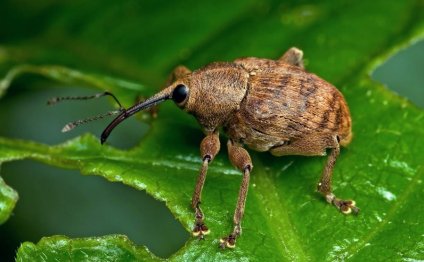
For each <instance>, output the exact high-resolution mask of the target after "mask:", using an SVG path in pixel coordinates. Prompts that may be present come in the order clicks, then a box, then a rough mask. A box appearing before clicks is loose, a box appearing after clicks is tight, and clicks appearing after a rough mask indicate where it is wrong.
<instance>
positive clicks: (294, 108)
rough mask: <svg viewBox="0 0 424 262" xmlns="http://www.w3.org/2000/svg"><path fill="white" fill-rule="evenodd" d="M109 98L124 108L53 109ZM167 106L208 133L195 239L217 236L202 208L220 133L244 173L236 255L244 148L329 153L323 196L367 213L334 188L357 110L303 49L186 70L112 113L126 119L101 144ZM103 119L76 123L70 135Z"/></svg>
mask: <svg viewBox="0 0 424 262" xmlns="http://www.w3.org/2000/svg"><path fill="white" fill-rule="evenodd" d="M103 95H110V96H112V97H113V98H114V99H115V100H116V101H117V102H118V100H117V99H116V97H114V96H113V95H112V94H110V93H108V92H105V93H102V94H99V95H95V96H92V97H71V98H69V97H67V98H55V99H53V100H51V101H50V103H55V102H57V101H60V100H62V99H87V98H95V97H100V96H103ZM165 100H173V101H174V102H175V104H176V105H177V106H178V107H179V108H181V109H182V110H184V111H186V112H187V113H189V114H191V115H193V116H194V117H195V118H196V119H197V121H198V122H199V124H200V126H201V128H202V130H203V132H204V134H205V137H204V139H203V140H202V142H201V144H200V156H201V159H202V166H201V168H200V174H199V176H198V179H197V183H196V186H195V190H194V193H193V197H192V201H191V206H192V208H193V210H194V228H193V235H194V236H195V237H198V238H204V236H205V235H207V234H208V233H209V228H208V227H207V226H206V224H205V220H206V219H205V215H204V213H203V211H202V209H201V208H200V203H201V195H202V189H203V185H204V183H205V179H206V174H207V170H208V166H209V165H210V164H211V162H212V161H213V159H214V158H215V156H216V155H217V154H218V152H219V150H220V140H219V132H220V130H223V131H224V132H225V133H226V135H227V137H228V142H227V149H228V156H229V158H230V161H231V163H232V164H233V165H234V166H235V167H236V168H238V169H239V170H240V171H241V172H242V181H241V186H240V191H239V196H238V200H237V205H236V209H235V212H234V217H233V223H234V227H233V230H232V231H231V232H230V234H228V235H226V236H224V237H223V238H221V240H220V246H221V247H222V248H226V247H228V248H234V247H235V243H236V239H237V238H238V237H239V236H240V234H241V232H242V228H241V221H242V218H243V214H244V210H245V204H246V196H247V191H248V187H249V179H250V173H251V172H252V169H253V164H252V160H251V158H250V156H249V153H248V151H247V150H246V149H245V148H244V146H247V147H249V148H250V149H252V150H255V151H259V152H270V153H271V154H272V155H274V156H285V155H303V156H324V155H326V152H327V150H329V151H330V153H329V155H328V159H327V163H326V164H325V167H324V169H323V172H322V176H321V179H320V180H319V182H318V185H317V190H318V192H320V193H321V194H322V195H323V196H324V198H325V199H326V201H327V202H328V203H330V204H332V205H334V206H335V207H336V208H337V209H339V210H340V211H341V212H342V213H344V214H349V213H352V212H353V213H354V214H357V213H358V212H359V208H358V207H356V205H355V202H354V201H353V200H342V199H339V198H338V197H336V196H335V195H334V193H333V191H332V188H331V181H332V174H333V169H334V165H335V162H336V159H337V157H338V155H339V153H340V146H347V145H348V144H349V143H350V141H351V139H352V131H351V126H352V121H351V117H350V112H349V108H348V106H347V103H346V101H345V99H344V97H343V95H342V94H341V93H340V92H339V91H338V90H337V89H336V88H335V87H334V86H333V85H331V84H330V83H328V82H326V81H324V80H323V79H321V78H320V77H318V76H316V75H315V74H312V73H309V72H307V71H305V69H304V63H303V52H302V51H301V50H299V49H297V48H295V47H292V48H290V49H289V50H288V51H287V52H285V53H284V54H283V56H281V57H280V58H279V59H277V60H270V59H263V58H255V57H249V58H241V59H236V60H235V61H233V62H230V63H229V62H216V63H211V64H209V65H206V66H205V67H203V68H201V69H198V70H195V71H193V72H192V71H190V70H189V69H188V68H186V67H184V66H179V67H177V68H176V69H175V70H174V71H173V73H172V74H171V77H170V78H169V81H168V84H167V86H166V88H164V89H163V90H162V91H160V92H158V93H157V94H155V95H153V96H152V97H151V98H148V99H147V100H145V101H143V102H139V103H136V104H135V105H134V106H132V107H130V108H128V109H123V108H122V107H120V110H117V111H115V112H109V113H107V114H105V115H111V114H119V115H118V116H117V117H116V118H115V119H114V120H113V121H112V122H111V123H110V124H109V125H108V126H107V127H106V129H105V130H104V131H103V133H102V134H101V143H102V144H103V143H104V142H105V141H106V139H107V138H108V137H109V135H110V133H111V132H112V130H113V129H114V128H115V127H116V126H117V125H119V123H121V122H122V121H123V120H125V119H127V118H128V117H130V116H132V115H134V114H136V113H137V112H139V111H141V110H144V109H148V108H151V107H153V106H155V105H157V104H159V103H161V102H163V101H165ZM118 104H119V102H118ZM119 105H120V104H119ZM103 116H104V115H101V116H97V117H94V118H89V119H86V120H79V121H76V122H73V123H70V124H68V125H67V126H65V128H64V130H63V131H68V130H70V129H72V128H73V127H75V126H77V125H79V124H81V123H85V122H88V121H91V120H95V119H98V118H102V117H103Z"/></svg>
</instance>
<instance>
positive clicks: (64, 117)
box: [0, 1, 424, 261]
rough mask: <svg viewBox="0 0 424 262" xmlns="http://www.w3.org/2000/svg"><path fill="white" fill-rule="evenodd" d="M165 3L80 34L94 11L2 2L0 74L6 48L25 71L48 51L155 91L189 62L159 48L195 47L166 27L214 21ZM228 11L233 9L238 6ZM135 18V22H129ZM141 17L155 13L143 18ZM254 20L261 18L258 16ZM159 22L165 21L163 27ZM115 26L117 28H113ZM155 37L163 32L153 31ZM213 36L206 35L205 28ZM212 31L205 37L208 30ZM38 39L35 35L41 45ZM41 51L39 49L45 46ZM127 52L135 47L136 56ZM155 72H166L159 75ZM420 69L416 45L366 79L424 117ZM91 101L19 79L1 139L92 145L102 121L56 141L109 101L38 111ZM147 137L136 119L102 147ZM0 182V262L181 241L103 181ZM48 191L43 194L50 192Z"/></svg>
mask: <svg viewBox="0 0 424 262" xmlns="http://www.w3.org/2000/svg"><path fill="white" fill-rule="evenodd" d="M65 2H66V1H65ZM65 2H64V3H65ZM166 3H167V2H166V1H165V2H163V3H157V2H155V1H152V2H142V3H138V4H135V3H134V2H132V1H128V2H127V3H125V4H111V5H108V6H104V8H103V9H102V12H101V14H100V13H97V14H93V15H96V16H100V17H101V19H100V18H99V19H97V21H98V23H97V24H96V23H95V24H90V25H89V26H88V27H85V26H86V24H85V23H84V21H85V19H86V17H88V16H90V15H92V14H90V13H87V11H88V10H93V8H92V7H87V6H89V5H91V4H90V3H88V2H87V3H86V4H85V7H83V8H82V7H81V6H80V5H79V4H78V3H77V2H75V3H74V2H71V1H69V2H66V4H55V3H54V2H53V1H37V2H36V3H35V2H34V3H33V2H31V1H2V3H0V19H1V24H0V69H3V70H4V69H5V68H6V67H7V66H8V61H7V59H5V60H6V62H3V63H2V53H1V51H2V46H3V45H4V46H7V48H9V49H12V50H13V49H14V48H15V47H16V50H18V51H16V53H15V54H16V57H13V58H9V59H10V60H12V61H14V62H22V61H25V59H27V58H28V59H30V60H31V61H37V59H38V58H40V60H43V59H45V54H44V53H43V52H47V51H49V52H52V53H54V55H52V56H51V57H50V59H49V61H50V63H54V64H56V63H57V64H61V63H65V64H66V65H68V66H73V64H72V62H70V61H75V60H77V61H78V60H80V61H81V62H80V63H81V64H83V66H82V67H83V68H81V66H80V63H77V64H78V65H79V66H78V68H79V69H87V70H88V71H90V70H91V71H94V72H95V71H96V70H98V71H102V72H105V71H106V72H110V73H111V74H117V75H118V76H119V77H124V78H125V77H126V78H129V79H135V80H139V81H142V82H143V83H147V84H150V85H152V86H157V87H158V88H159V86H160V85H161V84H162V83H163V82H164V80H165V76H166V73H167V72H169V71H170V70H171V68H172V67H173V66H175V65H176V64H177V62H180V61H182V62H184V60H185V57H186V56H187V54H188V53H189V52H190V50H186V49H184V48H180V51H179V52H178V53H169V51H167V49H166V48H165V47H166V45H174V44H176V45H179V46H184V39H185V38H184V34H187V31H188V32H190V33H191V34H194V35H195V36H196V34H198V35H199V37H200V35H201V32H200V31H201V30H202V29H201V28H195V27H194V28H191V30H187V29H188V28H181V27H179V25H180V23H173V22H172V21H183V24H185V25H187V24H191V23H195V22H196V20H197V19H202V18H201V17H202V13H201V12H202V11H203V12H214V11H218V10H217V9H216V8H217V7H214V5H213V4H210V6H207V7H202V8H199V16H198V17H197V18H195V19H193V18H190V17H185V16H184V13H183V12H175V9H174V8H175V7H173V6H168V5H166ZM93 5H94V4H93ZM132 5H134V6H132ZM184 5H200V3H198V2H195V1H191V2H190V1H189V2H187V3H185V4H181V6H179V9H178V10H183V8H184ZM259 6H260V5H259ZM232 8H234V9H236V8H237V6H234V7H232ZM13 10H19V11H20V13H19V14H17V13H15V12H13ZM137 10H138V11H140V13H137ZM143 10H154V11H153V12H151V13H146V12H143ZM242 11H243V10H241V11H240V12H242ZM258 11H259V12H260V11H261V10H260V8H259V10H258ZM219 12H221V13H220V16H221V17H222V19H228V17H227V15H226V12H227V11H226V10H219ZM228 12H229V11H228ZM123 13H125V14H127V15H128V17H127V18H126V19H129V20H131V19H133V20H134V21H133V23H131V22H129V23H126V25H127V27H128V28H122V30H112V32H111V34H108V28H107V26H108V24H105V25H103V24H102V22H104V21H109V20H116V21H117V22H119V16H117V14H123ZM52 14H53V15H52ZM55 14H57V15H55ZM157 14H160V15H161V16H162V18H160V19H158V18H155V17H154V15H157ZM74 15H78V16H76V17H74V18H71V19H74V22H73V23H72V24H71V26H69V24H66V23H65V22H64V21H66V20H67V19H70V17H72V16H74ZM161 19H162V20H163V19H168V20H171V21H167V22H161V21H162V20H161ZM151 23H156V24H155V26H154V27H152V28H155V30H153V29H150V27H149V26H148V25H149V24H151ZM170 24H174V28H169V25H170ZM115 26H117V27H119V23H117V24H116V25H115ZM164 26H168V27H166V28H165V27H164ZM46 28H47V29H46ZM99 28H100V29H101V30H99ZM158 28H163V30H161V31H158V30H157V29H158ZM211 28H212V29H213V26H211ZM211 28H209V29H207V30H212V29H211ZM170 30H180V31H181V32H182V33H181V38H179V39H167V41H164V39H166V31H170ZM196 30H198V31H196ZM205 30H206V29H205ZM64 32H66V34H64ZM81 32H82V33H81ZM40 33H43V35H42V36H40V35H39V34H40ZM73 34H80V35H82V37H83V38H87V39H96V41H99V42H102V45H101V46H99V48H98V49H97V48H96V47H95V46H94V47H93V46H79V45H78V44H79V43H78V42H76V41H75V40H74V39H72V35H73ZM126 34H140V35H142V37H140V38H141V39H146V38H150V39H151V41H150V42H145V41H144V42H141V41H140V43H137V42H136V41H132V42H131V43H127V42H125V41H124V40H125V37H126ZM133 38H134V37H133ZM135 38H136V37H135ZM27 39H29V40H28V41H27ZM45 43H47V45H46V46H43V45H44V44H45ZM133 45H142V46H143V48H137V47H135V46H133ZM55 46H57V49H55ZM61 46H67V48H69V49H70V50H73V52H74V53H67V52H66V51H64V50H62V49H61V48H60V47H61ZM111 46H113V47H111ZM152 46H155V50H157V49H158V48H160V47H161V46H163V47H164V48H163V50H164V52H163V53H161V54H157V55H156V54H149V49H150V48H151V47H152ZM158 46H159V47H158ZM22 47H25V48H23V49H25V50H31V48H32V47H34V49H36V50H37V52H35V53H34V52H29V51H28V53H25V52H21V51H19V50H21V49H20V48H22ZM109 49H116V50H119V52H123V53H125V52H126V50H137V52H136V53H134V57H135V58H134V60H135V61H137V59H140V60H142V61H137V62H135V61H130V62H128V61H122V60H120V57H119V56H115V57H114V56H111V57H108V58H107V59H106V58H105V57H104V56H105V55H108V53H107V51H108V50H109ZM131 52H134V51H131ZM167 52H168V53H167ZM85 54H88V55H87V56H85ZM250 55H252V56H256V55H259V54H250ZM68 56H69V57H72V56H76V57H77V59H75V58H72V59H68ZM307 56H308V54H307V53H306V57H307ZM166 59H169V63H163V62H162V61H163V60H166ZM103 61H108V65H104V66H103V67H102V63H103ZM187 62H188V63H190V64H192V63H193V62H191V61H187ZM194 63H195V62H194ZM162 64H166V65H169V66H165V67H164V66H162ZM422 68H424V41H422V42H419V43H416V44H414V45H412V46H410V47H408V48H407V49H405V50H402V51H400V52H399V53H397V54H396V55H394V56H392V57H391V58H390V59H389V60H387V62H386V63H384V64H383V65H382V66H380V67H379V68H377V69H376V70H375V72H374V73H373V75H372V78H373V79H375V80H376V81H379V82H381V83H384V84H385V85H386V86H388V88H390V89H392V90H393V91H395V92H397V93H398V94H399V95H402V96H405V97H407V98H409V99H410V100H411V101H412V102H413V103H415V104H416V105H417V106H420V107H424V86H423V83H424V75H423V74H422ZM2 72H5V71H2ZM28 83H31V84H28ZM401 87H402V89H401ZM93 92H95V90H90V89H87V88H83V87H80V86H66V88H64V86H61V85H58V84H57V83H54V82H51V81H47V80H42V79H40V78H38V77H34V76H26V77H23V78H20V79H19V80H18V81H17V82H15V83H14V84H13V86H12V88H11V89H10V90H9V91H8V93H7V95H6V96H5V97H3V98H2V99H1V100H0V123H1V124H0V136H6V137H14V138H22V139H31V140H34V141H38V142H41V143H46V144H57V143H62V142H64V141H66V140H67V139H70V138H72V137H76V136H79V135H81V134H83V133H85V132H91V133H93V134H95V135H97V136H98V135H99V134H100V133H101V131H102V130H103V128H104V127H105V125H106V124H107V123H108V120H106V121H98V122H95V123H92V124H90V125H87V126H83V127H81V128H78V129H76V130H75V131H73V132H71V133H67V134H62V133H61V132H60V129H61V128H62V126H63V125H64V124H66V123H67V122H69V121H72V120H75V119H79V118H82V117H85V116H89V115H93V114H96V113H100V112H105V111H107V110H110V109H111V108H112V107H111V104H110V101H109V100H108V99H101V100H96V101H86V102H73V103H63V104H60V105H57V106H55V107H54V108H53V107H47V106H46V105H45V102H46V101H47V99H48V98H50V97H52V96H64V95H84V94H92V93H93ZM159 117H160V114H159ZM145 131H146V125H145V124H143V123H141V122H140V121H138V120H137V119H135V118H133V119H130V120H129V121H126V122H124V123H123V125H122V126H121V127H120V128H119V129H117V130H116V131H115V132H114V136H112V137H111V140H110V143H111V144H112V145H114V146H117V147H120V148H130V147H132V146H134V145H135V144H136V143H137V142H138V141H139V140H140V138H141V137H142V136H143V134H144V133H145ZM170 146H172V145H170ZM193 150H198V149H197V148H193ZM1 176H2V177H3V178H4V179H5V181H6V183H7V184H9V185H10V186H12V187H13V188H15V189H16V190H17V191H18V192H19V195H20V200H19V202H18V204H17V207H16V209H15V211H14V214H13V216H12V217H11V218H10V219H9V221H8V222H6V223H5V224H3V225H1V226H0V258H2V259H4V261H9V260H11V259H13V257H14V254H15V250H16V249H17V247H18V246H19V244H20V243H21V242H23V241H32V242H37V241H38V240H39V239H40V238H41V237H42V236H49V235H55V234H63V235H67V236H70V237H84V236H100V235H105V234H113V233H119V234H125V235H127V236H129V238H130V239H131V240H132V241H134V242H135V243H137V244H140V245H146V246H147V247H148V248H149V249H150V250H151V251H152V252H153V253H154V254H156V255H158V256H160V257H167V256H169V255H171V254H172V253H174V252H175V251H177V250H178V249H179V248H180V247H181V246H182V245H183V244H184V243H185V241H186V240H187V238H188V237H189V235H188V233H187V232H185V230H184V229H183V228H182V226H181V225H180V224H179V223H178V222H177V221H176V220H175V219H174V218H173V217H172V215H171V214H170V213H169V211H168V210H167V209H166V207H165V206H164V204H163V203H160V202H158V201H156V200H154V199H153V198H152V197H150V196H148V195H147V194H145V193H144V192H140V191H137V190H135V189H133V188H130V187H127V186H124V185H122V184H119V183H109V182H107V181H105V180H104V179H103V178H101V177H96V176H81V175H80V174H79V172H77V171H72V170H63V169H58V168H54V167H51V166H46V165H43V164H39V163H35V162H32V161H17V162H12V163H8V164H4V165H2V166H1ZM46 184H48V185H49V187H48V188H46V186H45V185H46ZM190 193H191V192H190ZM2 261H3V260H2Z"/></svg>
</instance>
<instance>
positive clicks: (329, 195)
mask: <svg viewBox="0 0 424 262" xmlns="http://www.w3.org/2000/svg"><path fill="white" fill-rule="evenodd" d="M335 141H336V143H335V147H334V148H332V149H331V153H330V155H329V156H328V160H327V164H326V165H325V167H324V170H323V174H322V176H321V179H320V181H319V183H318V191H319V192H320V193H321V194H322V195H323V196H324V197H325V199H326V200H327V202H328V203H330V204H333V205H334V206H335V207H336V208H337V209H339V210H340V211H341V212H342V213H343V214H350V213H351V212H353V213H354V214H357V213H358V212H359V208H358V207H356V206H355V201H353V200H341V199H339V198H337V197H336V196H335V195H334V194H333V191H332V188H331V180H332V176H333V169H334V165H335V164H336V159H337V157H338V156H339V153H340V145H339V142H338V141H337V139H336V138H335Z"/></svg>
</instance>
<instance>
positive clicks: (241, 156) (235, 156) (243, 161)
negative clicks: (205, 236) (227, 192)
mask: <svg viewBox="0 0 424 262" xmlns="http://www.w3.org/2000/svg"><path fill="white" fill-rule="evenodd" d="M227 146H228V156H229V157H230V161H231V163H232V164H233V165H234V166H235V167H237V168H238V169H239V170H241V171H242V172H243V180H242V182H241V186H240V191H239V196H238V200H237V206H236V210H235V211H234V218H233V222H234V229H233V231H232V232H231V233H230V234H229V235H228V236H227V237H224V238H221V240H220V246H221V248H226V247H228V248H234V247H235V246H236V239H237V237H238V236H240V235H241V220H242V218H243V215H244V207H245V205H246V197H247V190H248V189H249V180H250V172H251V171H252V168H253V165H252V160H251V159H250V156H249V153H248V152H247V151H246V149H244V148H242V147H241V146H239V145H237V144H234V143H233V141H231V140H229V141H228V143H227Z"/></svg>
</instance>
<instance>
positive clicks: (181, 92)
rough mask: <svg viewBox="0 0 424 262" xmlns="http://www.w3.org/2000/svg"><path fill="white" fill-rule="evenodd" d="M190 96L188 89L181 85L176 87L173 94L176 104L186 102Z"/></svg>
mask: <svg viewBox="0 0 424 262" xmlns="http://www.w3.org/2000/svg"><path fill="white" fill-rule="evenodd" d="M187 96H188V87H187V86H185V85H183V84H179V85H177V87H175V89H174V91H173V92H172V100H174V102H175V103H177V104H181V103H182V102H184V101H185V100H186V98H187Z"/></svg>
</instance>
